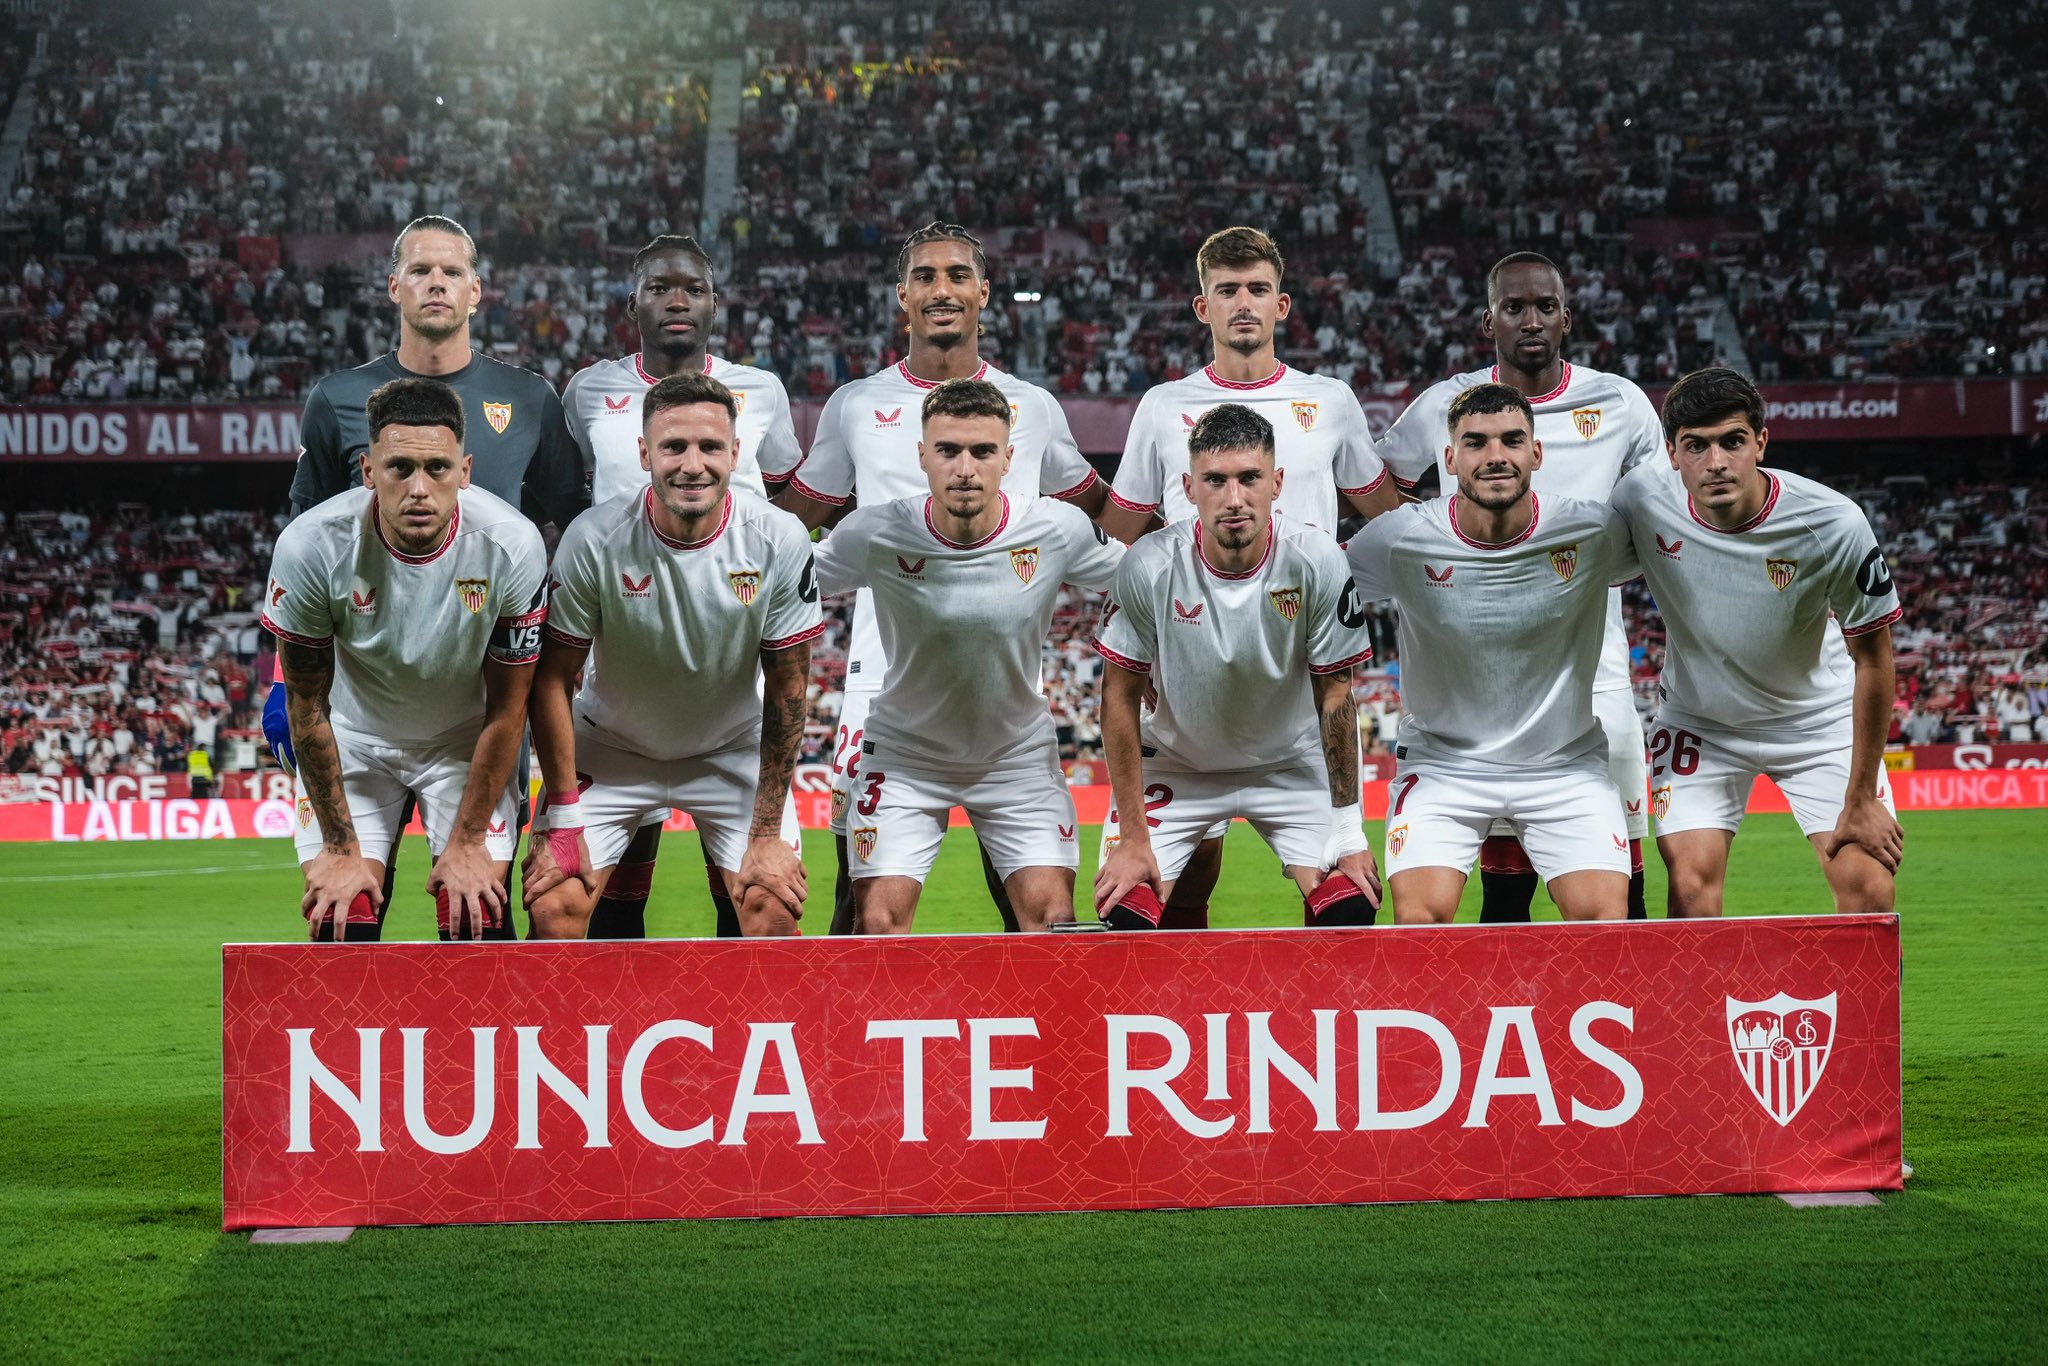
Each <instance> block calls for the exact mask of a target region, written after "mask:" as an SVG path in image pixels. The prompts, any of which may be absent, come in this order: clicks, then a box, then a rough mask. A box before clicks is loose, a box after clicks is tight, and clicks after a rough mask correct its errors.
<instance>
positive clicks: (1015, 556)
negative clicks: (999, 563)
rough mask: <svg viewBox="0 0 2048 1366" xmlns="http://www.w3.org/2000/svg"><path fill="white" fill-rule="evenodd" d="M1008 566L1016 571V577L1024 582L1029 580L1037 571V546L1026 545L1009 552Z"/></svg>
mask: <svg viewBox="0 0 2048 1366" xmlns="http://www.w3.org/2000/svg"><path fill="white" fill-rule="evenodd" d="M1010 568H1012V569H1014V570H1016V571H1017V577H1018V579H1019V580H1021V581H1022V582H1024V583H1030V582H1031V576H1032V575H1034V574H1036V573H1037V572H1038V547H1037V546H1035V545H1027V546H1025V547H1024V548H1023V549H1022V550H1013V551H1011V552H1010Z"/></svg>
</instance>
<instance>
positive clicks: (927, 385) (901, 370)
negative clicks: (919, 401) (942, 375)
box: [896, 360, 988, 389]
mask: <svg viewBox="0 0 2048 1366" xmlns="http://www.w3.org/2000/svg"><path fill="white" fill-rule="evenodd" d="M896 373H897V374H899V375H901V376H903V378H905V379H907V380H909V381H910V382H911V383H912V384H913V385H915V386H917V387H918V388H920V389H936V388H938V387H939V386H940V385H941V384H943V383H944V382H945V381H944V380H936V379H919V378H918V377H917V376H916V375H913V374H911V373H910V362H909V361H907V360H899V361H897V362H896ZM987 377H988V362H987V361H983V362H982V363H981V367H980V368H979V369H977V370H976V371H975V372H974V373H973V374H971V375H969V376H968V377H967V378H969V379H986V378H987Z"/></svg>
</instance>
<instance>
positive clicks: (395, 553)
mask: <svg viewBox="0 0 2048 1366" xmlns="http://www.w3.org/2000/svg"><path fill="white" fill-rule="evenodd" d="M370 525H371V526H374V527H376V528H377V539H378V540H380V541H382V542H383V543H384V549H385V550H387V551H389V552H390V553H391V558H392V559H394V560H396V561H398V562H399V563H400V564H432V563H433V562H434V561H436V560H438V559H440V558H441V557H442V556H443V555H445V554H447V553H448V547H449V546H451V545H454V544H455V533H456V532H457V531H459V530H460V529H461V528H462V504H461V503H457V504H456V505H455V512H454V514H453V515H452V516H450V517H449V518H448V535H447V537H446V538H445V539H443V540H442V542H441V544H439V545H437V546H435V547H434V548H433V549H432V550H430V551H428V552H427V553H426V554H424V555H408V554H406V553H405V552H404V551H403V550H400V549H399V548H398V547H397V546H395V545H393V544H391V538H390V537H389V536H386V535H385V534H384V519H383V518H382V517H380V516H378V515H377V495H376V494H374V493H372V494H371V495H370Z"/></svg>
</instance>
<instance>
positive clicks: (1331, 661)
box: [1095, 403, 1379, 929]
mask: <svg viewBox="0 0 2048 1366" xmlns="http://www.w3.org/2000/svg"><path fill="white" fill-rule="evenodd" d="M1188 452H1189V455H1188V464H1189V470H1188V473H1186V474H1184V475H1182V476H1181V479H1182V483H1183V493H1184V495H1185V496H1186V497H1187V498H1188V499H1189V500H1190V501H1191V502H1192V503H1193V504H1194V506H1195V509H1196V515H1195V516H1194V517H1193V518H1190V519H1187V520H1184V521H1178V522H1175V523H1173V524H1172V525H1170V526H1168V527H1166V528H1165V529H1163V530H1161V531H1158V532H1155V533H1153V534H1152V535H1150V536H1146V537H1145V538H1143V539H1142V540H1140V541H1139V542H1138V543H1137V544H1136V545H1134V546H1132V547H1131V553H1130V554H1129V555H1127V556H1125V557H1124V562H1123V564H1122V566H1121V567H1119V569H1118V570H1117V576H1116V584H1115V586H1114V587H1113V588H1111V590H1110V594H1109V600H1108V602H1107V603H1105V604H1104V606H1103V611H1102V631H1101V636H1100V638H1099V639H1098V640H1097V641H1096V643H1095V648H1096V649H1097V651H1099V652H1100V653H1101V655H1102V657H1103V658H1104V659H1105V660H1107V661H1108V662H1109V669H1108V671H1107V673H1106V674H1105V675H1104V678H1103V683H1102V741H1103V749H1104V752H1105V753H1106V754H1107V755H1108V757H1109V777H1110V783H1111V784H1112V786H1113V787H1114V788H1115V791H1116V800H1117V805H1118V807H1119V809H1121V810H1124V811H1128V812H1130V813H1131V815H1132V819H1131V820H1130V822H1129V823H1128V824H1127V825H1126V827H1125V829H1124V831H1123V836H1122V838H1121V839H1119V840H1118V841H1117V845H1116V847H1115V848H1114V849H1113V850H1111V851H1110V853H1109V856H1108V857H1107V858H1105V859H1104V860H1103V861H1102V866H1101V871H1100V872H1098V873H1097V874H1096V877H1095V911H1096V914H1097V915H1099V916H1101V917H1102V919H1103V921H1104V922H1105V923H1107V924H1108V925H1109V926H1110V927H1111V928H1113V929H1145V928H1156V927H1158V926H1159V924H1160V921H1161V916H1162V913H1163V912H1164V909H1165V905H1164V899H1165V898H1166V897H1168V896H1170V895H1171V893H1172V887H1173V883H1174V880H1175V879H1176V878H1177V877H1179V876H1180V874H1181V869H1182V868H1183V867H1184V866H1185V865H1186V862H1187V859H1188V856H1189V855H1190V854H1192V853H1193V852H1194V849H1195V845H1196V844H1197V842H1198V841H1200V840H1201V839H1203V838H1204V837H1205V836H1206V834H1207V833H1208V831H1209V830H1210V829H1212V828H1213V827H1214V826H1216V825H1217V824H1218V823H1222V824H1224V825H1228V824H1229V822H1230V821H1232V820H1235V819H1237V818H1240V817H1242V818H1243V819H1245V820H1247V821H1249V822H1250V823H1251V826H1252V828H1253V829H1254V830H1256V831H1258V833H1259V835H1260V837H1261V838H1263V839H1264V840H1265V841H1266V843H1267V844H1268V845H1270V846H1271V847H1272V849H1273V852H1274V853H1275V854H1277V855H1279V857H1280V863H1281V866H1282V867H1283V868H1285V869H1286V871H1287V875H1288V876H1289V877H1291V878H1293V879H1294V881H1295V884H1296V885H1297V886H1298V887H1299V888H1300V889H1301V894H1302V899H1303V901H1304V903H1305V906H1306V912H1307V914H1306V917H1305V919H1306V920H1307V923H1309V924H1311V925H1318V926H1336V925H1370V924H1371V923H1372V921H1373V915H1374V911H1375V908H1376V907H1377V906H1378V904H1379V870H1378V869H1377V868H1376V867H1375V866H1374V864H1373V858H1372V846H1371V845H1370V843H1368V842H1367V840H1366V837H1365V830H1364V817H1363V815H1362V814H1361V812H1360V807H1359V795H1358V707H1357V704H1356V703H1354V702H1353V701H1352V700H1351V670H1352V668H1353V667H1354V666H1356V665H1358V664H1360V663H1363V662H1364V661H1365V660H1367V659H1370V658H1371V657H1372V646H1371V644H1370V643H1369V639H1368V637H1367V634H1366V630H1365V604H1364V602H1363V601H1361V600H1360V599H1359V596H1358V589H1357V588H1356V587H1354V586H1353V584H1352V582H1351V571H1350V569H1349V568H1348V567H1347V566H1346V565H1345V563H1344V552H1343V551H1341V550H1339V549H1338V548H1337V544H1336V542H1335V541H1333V540H1332V539H1331V538H1330V537H1328V536H1326V535H1324V534H1322V533H1320V532H1318V531H1317V530H1315V529H1314V528H1311V527H1301V526H1296V525H1294V523H1293V522H1291V521H1290V520H1288V519H1287V518H1286V517H1283V516H1279V515H1277V514H1276V513H1275V511H1274V504H1275V502H1276V501H1277V500H1278V499H1279V498H1280V497H1282V496H1284V495H1285V493H1286V491H1287V490H1286V472H1285V471H1284V470H1281V469H1278V468H1277V467H1276V466H1275V462H1274V458H1273V426H1272V424H1271V423H1269V422H1267V421H1266V420H1265V419H1264V418H1262V417H1260V416H1259V415H1258V414H1257V413H1255V412H1253V411H1252V410H1251V409H1250V408H1249V407H1246V406H1244V405H1242V404H1237V403H1225V404H1222V405H1220V406H1218V407H1215V408H1211V409H1210V410H1209V411H1208V412H1206V413H1204V414H1203V415H1202V419H1201V421H1199V422H1197V423H1196V424H1195V429H1194V431H1193V432H1191V433H1190V434H1189V436H1188ZM1155 671H1156V673H1157V676H1158V684H1157V697H1158V700H1157V704H1156V705H1155V706H1154V708H1153V710H1152V715H1151V718H1150V724H1149V726H1147V727H1146V731H1147V734H1146V735H1145V736H1144V737H1142V738H1141V736H1140V734H1139V718H1138V704H1139V700H1140V698H1141V697H1142V696H1143V694H1144V692H1145V690H1146V687H1147V685H1148V684H1149V683H1150V682H1151V680H1152V678H1153V675H1154V673H1155Z"/></svg>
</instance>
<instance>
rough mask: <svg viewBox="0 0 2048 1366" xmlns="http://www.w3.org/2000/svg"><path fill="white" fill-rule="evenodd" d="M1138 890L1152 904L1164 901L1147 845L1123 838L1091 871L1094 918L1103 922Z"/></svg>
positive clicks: (1161, 881)
mask: <svg viewBox="0 0 2048 1366" xmlns="http://www.w3.org/2000/svg"><path fill="white" fill-rule="evenodd" d="M1139 888H1145V889H1148V890H1149V891H1150V892H1151V894H1152V895H1151V898H1150V901H1151V903H1152V904H1157V903H1159V902H1163V901H1165V900H1166V882H1165V879H1164V878H1162V877H1161V876H1160V875H1159V859H1158V858H1157V857H1156V856H1155V855H1154V854H1153V852H1152V843H1151V841H1150V840H1148V839H1146V838H1144V837H1143V836H1137V837H1135V838H1134V837H1132V836H1130V835H1125V836H1124V837H1123V838H1121V839H1119V840H1118V841H1117V843H1116V848H1114V849H1112V850H1110V851H1109V857H1108V858H1105V859H1104V860H1103V861H1102V866H1101V867H1100V868H1098V869H1096V870H1095V914H1096V917H1097V918H1098V919H1103V920H1107V919H1108V918H1109V913H1110V912H1111V911H1113V910H1115V909H1116V908H1117V907H1118V906H1120V905H1122V904H1123V903H1124V902H1125V901H1126V900H1127V899H1128V898H1129V897H1130V895H1131V893H1132V892H1134V891H1137V890H1138V889H1139ZM1154 923H1155V924H1156V923H1157V922H1156V921H1155V922H1154Z"/></svg>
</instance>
